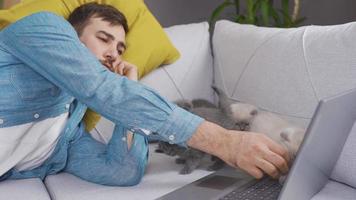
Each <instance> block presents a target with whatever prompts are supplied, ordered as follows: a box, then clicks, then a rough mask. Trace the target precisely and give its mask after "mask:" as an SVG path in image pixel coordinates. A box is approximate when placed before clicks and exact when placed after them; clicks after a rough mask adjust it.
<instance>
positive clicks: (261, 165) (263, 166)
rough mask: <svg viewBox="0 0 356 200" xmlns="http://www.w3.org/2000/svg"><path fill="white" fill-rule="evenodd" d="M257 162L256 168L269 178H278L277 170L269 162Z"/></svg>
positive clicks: (262, 160) (260, 160)
mask: <svg viewBox="0 0 356 200" xmlns="http://www.w3.org/2000/svg"><path fill="white" fill-rule="evenodd" d="M256 162H257V166H258V167H259V168H260V169H261V170H262V171H264V172H266V173H267V174H268V175H269V176H271V177H273V178H275V179H277V178H278V177H279V176H280V173H279V170H278V169H277V167H276V166H274V165H273V164H271V163H270V162H269V161H266V160H264V159H259V160H258V161H256Z"/></svg>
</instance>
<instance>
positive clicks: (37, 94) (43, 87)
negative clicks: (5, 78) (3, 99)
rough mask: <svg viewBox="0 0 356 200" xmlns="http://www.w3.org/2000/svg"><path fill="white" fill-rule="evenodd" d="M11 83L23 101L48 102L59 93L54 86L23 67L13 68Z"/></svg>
mask: <svg viewBox="0 0 356 200" xmlns="http://www.w3.org/2000/svg"><path fill="white" fill-rule="evenodd" d="M11 83H12V85H13V86H14V88H15V90H16V92H17V93H18V95H19V97H20V98H21V99H22V100H23V101H33V100H36V101H41V100H50V99H52V98H55V97H58V96H59V95H60V92H61V90H60V89H59V88H58V87H57V86H56V85H54V84H52V83H51V82H50V81H49V80H47V79H46V78H45V77H43V76H41V75H40V74H38V73H37V72H35V71H34V70H32V69H31V68H29V67H27V66H24V65H20V66H15V67H14V69H13V70H12V73H11Z"/></svg>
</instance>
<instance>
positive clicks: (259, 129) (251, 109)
mask: <svg viewBox="0 0 356 200" xmlns="http://www.w3.org/2000/svg"><path fill="white" fill-rule="evenodd" d="M213 89H214V90H215V91H216V93H217V94H218V96H219V102H222V103H220V104H219V106H223V108H221V109H222V110H224V112H225V113H226V114H227V115H228V116H230V117H231V118H232V119H233V120H234V121H235V123H237V124H239V126H240V130H242V131H251V132H256V133H261V134H265V135H266V136H268V137H270V138H271V139H272V140H274V141H276V142H278V143H279V144H281V145H283V146H285V147H286V148H287V150H288V153H289V156H290V158H291V162H293V160H294V159H295V157H296V154H297V152H298V149H299V146H300V144H301V143H302V141H303V138H304V135H305V129H303V128H301V127H298V126H296V125H293V124H291V123H289V122H288V121H286V120H284V119H282V118H280V117H279V116H277V115H276V114H274V113H271V112H267V111H263V110H261V109H259V108H257V107H256V106H254V105H251V104H247V103H241V102H232V101H231V100H230V99H229V98H228V97H227V95H226V94H225V92H223V91H222V90H221V89H219V88H217V87H214V86H213ZM285 179H286V176H281V177H280V178H279V182H280V183H283V182H284V181H285Z"/></svg>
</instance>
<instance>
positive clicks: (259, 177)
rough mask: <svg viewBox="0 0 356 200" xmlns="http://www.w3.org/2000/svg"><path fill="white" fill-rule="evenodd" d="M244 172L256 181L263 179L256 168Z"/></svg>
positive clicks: (249, 168) (261, 173)
mask: <svg viewBox="0 0 356 200" xmlns="http://www.w3.org/2000/svg"><path fill="white" fill-rule="evenodd" d="M244 170H245V171H246V172H247V173H249V174H250V175H251V176H253V177H255V178H256V179H261V178H262V177H263V172H262V171H261V170H260V169H258V168H257V167H248V168H245V169H244Z"/></svg>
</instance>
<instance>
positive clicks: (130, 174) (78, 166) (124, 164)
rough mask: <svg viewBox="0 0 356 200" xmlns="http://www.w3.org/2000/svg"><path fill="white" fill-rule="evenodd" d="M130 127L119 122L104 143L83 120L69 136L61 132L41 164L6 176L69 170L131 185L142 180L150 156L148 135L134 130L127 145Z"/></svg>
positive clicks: (92, 178)
mask: <svg viewBox="0 0 356 200" xmlns="http://www.w3.org/2000/svg"><path fill="white" fill-rule="evenodd" d="M126 134H127V130H126V129H125V128H123V127H119V126H116V127H115V129H114V132H113V135H112V138H111V140H110V142H109V144H107V145H106V144H102V143H100V142H98V141H96V140H95V139H93V138H92V137H91V135H90V134H89V133H87V132H86V131H85V128H84V125H83V123H81V124H80V125H79V127H78V128H77V129H76V132H75V134H74V135H73V137H72V138H70V139H69V140H68V138H67V137H66V136H65V135H62V136H61V138H60V140H59V141H58V143H57V146H56V148H55V150H54V152H53V154H52V155H51V156H50V157H49V158H48V159H47V160H46V161H45V162H44V163H43V165H41V166H40V167H37V168H35V169H32V170H28V171H17V170H16V169H12V170H10V171H9V172H7V173H6V174H4V175H3V176H2V177H0V181H1V180H4V179H24V178H36V177H37V178H41V179H44V178H45V177H46V176H47V175H50V174H56V173H59V172H62V171H63V172H68V173H70V174H73V175H75V176H77V177H79V178H81V179H84V180H87V181H90V182H93V183H97V184H102V185H110V186H131V185H136V184H138V183H139V182H140V180H141V178H142V176H143V174H144V171H145V167H146V164H147V159H148V145H147V144H148V142H147V139H146V138H145V137H144V136H142V135H140V134H134V137H133V141H132V145H131V148H130V149H128V147H127V142H126V139H125V140H124V139H123V138H126Z"/></svg>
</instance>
